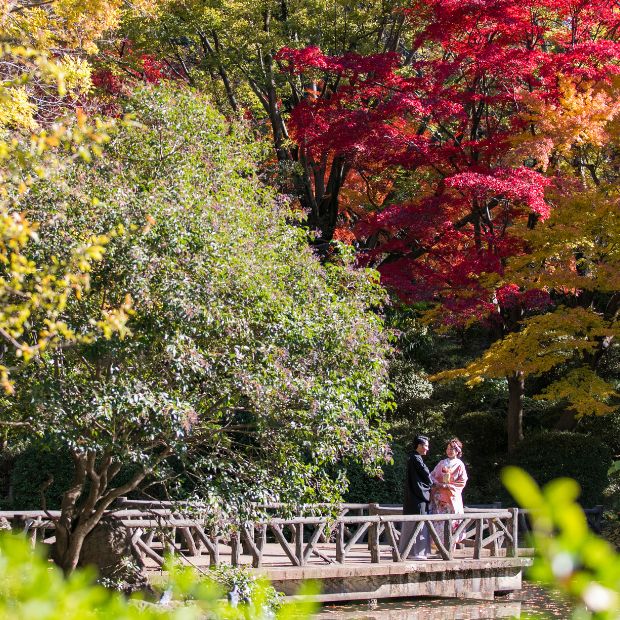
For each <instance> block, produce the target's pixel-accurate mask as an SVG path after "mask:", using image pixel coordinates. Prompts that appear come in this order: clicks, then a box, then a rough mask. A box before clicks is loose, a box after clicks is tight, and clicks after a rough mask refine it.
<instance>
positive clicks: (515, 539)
mask: <svg viewBox="0 0 620 620" xmlns="http://www.w3.org/2000/svg"><path fill="white" fill-rule="evenodd" d="M508 510H509V511H510V514H511V515H512V516H511V517H510V519H509V521H508V528H509V532H510V536H512V540H510V537H507V538H508V540H507V542H506V556H507V557H509V558H516V557H517V556H518V555H519V509H518V508H509V509H508Z"/></svg>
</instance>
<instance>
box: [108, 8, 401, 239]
mask: <svg viewBox="0 0 620 620" xmlns="http://www.w3.org/2000/svg"><path fill="white" fill-rule="evenodd" d="M397 5H398V2H397V1H395V0H388V1H385V0H383V1H380V2H379V1H375V0H373V1H371V2H361V1H358V0H355V1H351V0H333V1H330V2H328V3H325V2H323V1H322V0H321V1H316V0H277V1H276V0H260V1H259V2H246V1H245V0H239V1H226V2H222V1H221V0H208V1H207V2H203V1H202V0H200V1H194V0H162V1H161V2H160V3H159V10H158V11H156V12H150V13H149V12H144V11H133V12H128V13H127V14H126V18H125V19H124V22H123V24H124V26H123V30H122V36H121V37H117V38H116V40H115V42H114V44H113V45H111V46H107V47H105V48H102V50H103V53H102V55H101V56H100V62H101V63H102V64H103V65H104V67H105V68H103V69H102V73H101V79H100V83H101V85H102V86H104V88H109V87H110V86H111V87H112V90H116V91H117V92H118V82H119V80H122V79H123V76H126V75H127V74H128V73H132V72H135V71H136V69H137V71H138V73H141V74H142V75H143V76H145V77H146V79H149V75H152V73H151V72H150V69H151V67H152V66H153V63H155V64H157V66H158V67H160V68H161V71H162V72H163V73H164V74H165V75H167V76H169V77H171V78H174V79H178V80H183V81H186V82H188V83H189V84H191V85H193V86H195V87H197V88H199V89H203V90H205V91H207V92H208V93H209V94H210V95H211V96H212V97H213V98H214V100H215V101H216V102H217V103H218V105H219V107H220V109H222V110H223V111H224V112H225V113H226V114H232V115H244V116H245V117H246V118H249V119H252V121H253V122H254V125H255V127H257V129H258V130H259V131H262V132H265V133H268V134H269V135H270V138H271V141H272V144H273V149H274V157H273V160H275V161H274V162H273V163H274V164H275V165H273V166H272V168H273V172H274V174H273V179H274V181H275V182H276V183H277V184H278V186H279V187H280V189H281V190H282V191H284V192H287V193H290V194H292V195H293V196H294V197H296V198H297V199H298V201H299V204H300V205H301V207H302V208H303V209H304V210H305V211H306V213H307V221H306V224H307V226H308V227H309V228H310V229H313V230H316V231H318V236H317V242H319V243H320V242H321V241H329V240H330V239H331V238H332V235H333V233H334V230H335V228H336V226H337V223H338V204H339V203H338V198H339V195H340V191H341V189H342V187H343V183H344V181H345V179H346V177H347V175H348V174H349V172H350V168H349V166H348V164H347V162H346V161H345V160H344V159H342V158H339V157H337V158H332V157H330V156H329V155H328V154H327V153H317V154H316V156H311V154H310V153H309V152H307V151H301V150H300V149H299V148H298V147H297V145H296V144H294V143H293V142H292V141H291V140H290V131H289V125H288V114H289V112H290V110H291V109H292V107H294V106H295V105H296V104H297V103H299V102H300V101H301V100H302V99H303V98H304V97H305V96H306V94H307V93H308V92H316V93H322V94H327V93H328V92H329V89H327V90H326V89H324V88H323V86H322V85H320V84H317V83H315V82H314V81H312V80H300V79H298V78H297V77H293V76H291V75H289V74H286V73H283V72H282V71H281V65H280V62H279V61H278V59H277V58H276V52H277V51H278V50H279V49H280V48H281V47H283V46H286V45H291V43H292V44H294V45H297V46H302V47H303V46H306V45H320V46H322V47H323V49H325V50H328V51H329V52H330V53H332V54H340V53H345V52H348V51H353V50H354V51H357V52H358V53H375V52H381V51H388V50H395V49H397V48H398V47H399V45H400V43H401V41H402V33H403V26H404V22H405V15H404V14H403V13H402V12H400V11H396V10H395V8H396V7H397ZM132 74H135V73H132ZM334 85H335V84H332V86H334Z"/></svg>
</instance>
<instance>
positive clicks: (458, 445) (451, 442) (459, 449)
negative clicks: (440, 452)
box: [446, 437, 463, 457]
mask: <svg viewBox="0 0 620 620" xmlns="http://www.w3.org/2000/svg"><path fill="white" fill-rule="evenodd" d="M448 446H452V447H453V448H454V449H455V450H456V455H457V456H458V457H461V456H462V455H463V443H462V442H461V440H460V439H459V438H458V437H452V439H448V443H446V449H447V448H448Z"/></svg>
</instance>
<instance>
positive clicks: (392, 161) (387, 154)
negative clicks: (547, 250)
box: [278, 0, 620, 446]
mask: <svg viewBox="0 0 620 620" xmlns="http://www.w3.org/2000/svg"><path fill="white" fill-rule="evenodd" d="M406 13H407V17H408V25H409V28H410V29H409V32H410V34H411V43H410V47H409V49H408V50H407V53H406V54H396V53H391V54H378V55H373V56H360V55H357V54H353V53H351V54H345V55H340V56H334V55H328V54H325V53H323V52H322V51H321V50H320V49H318V48H316V47H310V48H305V49H293V48H291V47H288V48H285V49H282V50H281V51H280V52H279V54H278V59H279V60H280V61H281V62H282V63H283V65H285V66H286V67H287V68H288V71H289V72H290V73H291V75H293V76H314V78H315V80H316V81H317V83H321V84H323V85H325V88H326V89H329V96H321V97H317V96H315V95H313V94H312V93H311V94H310V95H309V96H307V97H306V98H305V99H304V100H303V101H302V102H300V103H299V104H298V105H297V106H296V108H295V109H294V111H293V114H292V119H291V127H292V135H293V137H294V139H295V140H296V142H297V143H298V145H299V148H300V150H301V151H302V152H305V153H308V154H309V156H311V157H315V158H316V157H318V156H319V154H323V156H327V157H333V158H341V159H343V161H346V162H347V165H349V166H355V167H357V168H359V169H361V170H365V171H366V172H367V173H372V172H373V171H376V170H377V169H380V170H391V171H393V175H394V176H395V179H397V180H398V181H400V184H399V185H398V186H397V187H396V188H395V190H394V191H393V192H392V196H391V197H390V198H391V200H390V203H391V204H389V206H388V207H387V208H384V209H382V210H380V211H378V212H376V213H374V214H373V215H371V216H370V217H368V218H366V219H364V220H363V221H362V222H360V224H359V226H358V229H357V232H358V235H359V236H360V238H361V239H362V240H363V241H364V242H365V243H366V247H367V250H366V252H365V260H366V261H367V262H370V263H372V264H374V265H376V266H378V269H379V271H380V272H381V275H382V279H383V282H384V283H385V284H386V285H388V286H390V287H391V288H392V289H394V290H395V291H396V292H397V293H398V294H399V295H400V296H401V297H402V298H403V299H405V300H407V301H426V302H432V303H433V304H436V305H435V308H436V310H435V313H434V314H435V317H434V318H435V319H436V320H438V321H439V322H441V323H443V324H448V325H454V324H460V325H463V324H471V323H472V322H487V324H488V325H489V327H491V329H492V330H493V331H494V333H495V338H502V337H504V336H508V337H509V338H516V337H517V336H514V333H515V332H521V331H525V330H524V329H523V326H522V323H521V321H522V320H523V319H524V318H525V317H526V316H527V315H528V314H531V313H538V312H540V311H544V310H545V309H546V308H548V307H550V306H553V305H555V304H556V303H559V302H558V300H557V297H556V294H557V293H558V292H563V291H562V290H561V287H562V286H563V285H562V283H561V282H557V283H556V284H557V285H558V286H557V287H551V286H548V285H547V286H545V285H539V286H534V285H533V284H532V283H530V284H528V285H527V286H521V287H520V286H519V285H517V284H515V282H513V280H512V279H511V276H509V275H507V274H506V265H507V263H508V262H509V259H511V258H513V257H518V256H523V255H528V254H529V252H530V246H529V245H528V244H529V241H528V239H527V232H526V233H523V232H522V231H523V230H524V229H525V230H526V231H527V229H528V228H530V229H531V228H533V227H535V226H536V224H537V222H542V221H544V220H546V219H547V218H549V216H550V214H551V212H552V208H553V206H554V204H555V202H554V200H553V199H552V198H551V197H552V196H553V195H555V194H557V193H558V192H560V193H562V192H563V193H564V194H565V195H566V194H567V193H568V192H569V191H570V189H569V188H571V187H574V183H575V182H576V183H578V185H579V186H580V187H582V188H583V190H584V191H588V190H587V188H588V187H589V186H590V185H592V184H594V185H596V186H597V187H598V186H599V185H600V183H601V180H602V177H601V171H600V170H599V168H601V167H602V168H605V169H606V170H607V174H608V175H609V174H611V176H612V177H614V174H615V173H614V170H615V165H614V163H613V161H614V160H615V157H616V154H615V149H608V148H607V149H600V148H599V149H594V150H593V149H589V148H588V145H589V144H591V143H592V142H594V143H596V142H597V140H598V142H599V144H600V131H601V129H600V128H601V123H602V122H603V121H608V122H612V121H615V114H616V113H615V112H614V110H616V107H614V105H611V107H608V106H607V105H605V104H603V103H602V102H603V101H604V100H606V99H605V98H611V99H612V100H614V97H615V91H613V92H612V89H611V84H612V79H613V78H614V76H616V75H617V74H618V71H619V69H620V65H619V63H618V58H619V53H618V52H619V51H620V48H619V46H618V43H617V36H618V25H619V20H620V16H619V15H618V12H617V9H616V8H615V7H613V6H612V5H610V4H609V3H607V2H602V1H593V2H572V1H568V2H562V1H557V0H529V1H527V2H516V1H514V0H500V1H498V0H485V1H484V2H479V1H475V2H474V1H472V2H468V1H465V2H461V1H459V2H453V1H451V0H434V1H432V2H424V3H422V2H413V3H411V4H410V5H409V6H408V8H407V9H406ZM306 79H307V78H306ZM334 85H335V86H334ZM571 93H572V94H573V99H572V101H571V102H570V103H568V101H569V99H570V96H571ZM592 103H594V104H597V105H598V107H596V105H595V110H596V111H593V110H589V109H588V107H589V105H590V104H592ZM576 106H578V107H579V108H580V110H581V111H580V112H577V113H575V112H571V110H574V109H575V107H576ZM571 113H572V114H573V117H572V118H571V117H570V114H571ZM580 115H581V116H580ZM574 121H577V122H580V127H581V129H580V130H579V131H575V130H574V129H573V132H572V135H566V132H567V128H568V127H571V126H574V125H573V122H574ZM581 121H589V122H587V123H586V122H581ZM597 131H598V132H599V133H598V134H597ZM532 137H533V138H532ZM597 153H599V154H600V157H598V159H597ZM550 162H552V163H553V166H552V167H549V164H550ZM403 180H404V181H403ZM614 180H615V178H613V179H610V181H611V182H612V183H613V181H614ZM603 191H606V190H603ZM558 202H559V200H558ZM614 204H615V203H614V202H607V203H606V205H607V206H606V208H607V209H611V210H613V208H614V207H613V205H614ZM592 241H594V242H595V243H596V244H598V245H599V246H600V242H599V241H598V240H597V239H596V238H595V239H590V242H592ZM578 245H579V244H578ZM572 249H573V252H574V253H576V254H577V256H576V258H577V260H578V261H579V260H580V259H579V250H576V247H575V245H573V246H572ZM515 286H516V289H515ZM564 292H565V291H564ZM573 297H575V296H573ZM581 299H583V297H581ZM581 299H580V300H579V302H580V301H581ZM579 302H578V303H579ZM556 316H559V314H558V315H556ZM612 316H613V317H614V321H615V314H614V313H613V312H612ZM613 329H615V328H611V331H610V330H609V329H606V328H605V329H603V331H602V332H601V331H597V333H596V334H594V333H591V334H590V336H591V337H592V338H593V339H594V340H589V342H590V344H588V345H587V348H591V347H595V346H596V344H595V343H596V342H598V341H600V342H608V339H607V338H608V337H609V336H611V335H612V333H613ZM603 332H604V333H603ZM562 333H563V332H562V330H561V329H560V331H559V332H558V334H557V338H556V339H553V338H552V339H551V340H553V341H554V342H555V341H556V340H557V339H560V340H562V338H563V335H562ZM597 339H598V340H597ZM506 342H508V340H506ZM538 344H539V345H541V346H542V344H543V340H541V339H539V342H538ZM541 355H542V354H541ZM537 356H539V354H538V353H535V354H534V357H537ZM515 359H516V358H515ZM533 363H534V368H531V367H530V368H528V370H533V371H534V372H542V371H544V370H548V369H549V366H547V367H546V368H545V366H546V362H545V361H540V362H539V363H537V362H536V361H534V362H533ZM537 364H538V365H537ZM557 365H558V364H557V363H556V364H554V365H553V366H557ZM501 372H502V373H505V376H506V377H507V379H508V382H509V387H510V394H511V400H510V403H509V436H510V444H511V446H514V444H515V443H516V441H518V440H519V438H520V436H521V398H522V394H523V377H524V374H523V373H524V372H526V369H525V367H519V364H512V365H511V366H510V368H508V367H506V366H504V367H503V368H502V370H501ZM483 374H484V373H483ZM551 393H554V392H553V390H551V391H550V394H551ZM562 393H563V394H564V395H568V392H567V391H564V392H562ZM608 395H609V393H608Z"/></svg>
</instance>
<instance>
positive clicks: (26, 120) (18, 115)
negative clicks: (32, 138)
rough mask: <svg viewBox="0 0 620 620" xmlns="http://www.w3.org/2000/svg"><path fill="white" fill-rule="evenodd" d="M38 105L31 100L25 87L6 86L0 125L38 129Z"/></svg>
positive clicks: (3, 94)
mask: <svg viewBox="0 0 620 620" xmlns="http://www.w3.org/2000/svg"><path fill="white" fill-rule="evenodd" d="M35 112H36V106H35V105H34V104H33V103H32V102H31V101H29V99H28V93H27V92H26V89H25V88H24V87H17V88H6V89H5V90H4V92H3V93H2V98H1V99H0V127H11V128H18V129H30V130H34V129H36V126H37V124H36V123H35V121H34V118H33V116H34V113H35Z"/></svg>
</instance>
